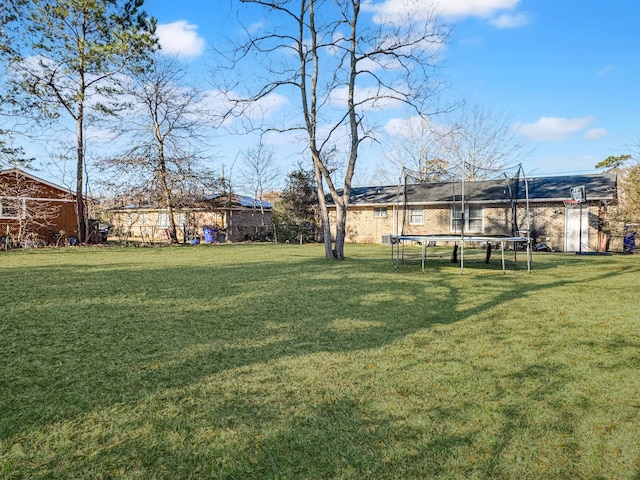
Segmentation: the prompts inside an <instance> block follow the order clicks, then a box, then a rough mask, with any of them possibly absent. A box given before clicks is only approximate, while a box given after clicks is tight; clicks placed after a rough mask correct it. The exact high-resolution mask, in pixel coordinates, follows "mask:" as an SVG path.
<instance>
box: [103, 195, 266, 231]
mask: <svg viewBox="0 0 640 480" xmlns="http://www.w3.org/2000/svg"><path fill="white" fill-rule="evenodd" d="M272 209H273V204H271V203H270V202H266V201H262V202H261V201H260V200H256V199H253V198H251V197H247V196H244V195H236V194H233V195H231V196H226V195H225V196H221V195H212V196H209V197H207V198H205V199H203V200H201V201H199V202H197V203H194V205H191V206H182V207H179V208H176V209H175V210H174V213H175V217H174V218H175V221H176V227H177V229H178V232H177V233H178V240H179V241H189V240H191V239H193V238H196V237H201V238H202V239H204V238H205V237H206V238H207V239H208V240H211V241H214V242H225V241H230V242H239V241H246V240H254V239H257V238H262V237H263V236H264V235H265V233H266V232H267V231H269V232H270V231H271V223H272V220H271V218H272ZM106 216H107V218H105V220H107V221H108V222H109V223H110V224H111V225H112V227H113V229H114V230H113V232H114V233H116V234H119V235H121V236H123V237H126V238H132V239H139V240H142V241H148V242H156V241H167V240H168V239H169V233H168V228H169V217H168V214H167V211H166V209H163V208H158V207H154V206H137V205H127V206H124V207H121V208H116V209H112V210H110V211H109V212H108V213H107V215H106ZM205 229H207V233H206V234H205ZM210 235H212V237H211V238H210V237H209V236H210Z"/></svg>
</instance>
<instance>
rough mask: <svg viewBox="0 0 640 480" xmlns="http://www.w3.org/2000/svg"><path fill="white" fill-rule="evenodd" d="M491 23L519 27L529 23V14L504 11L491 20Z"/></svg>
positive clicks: (504, 26) (496, 25)
mask: <svg viewBox="0 0 640 480" xmlns="http://www.w3.org/2000/svg"><path fill="white" fill-rule="evenodd" d="M489 23H490V24H491V25H493V26H494V27H498V28H517V27H522V26H524V25H527V24H528V23H529V16H528V15H527V14H526V13H515V14H510V13H503V14H502V15H498V16H497V17H494V18H492V19H491V20H489Z"/></svg>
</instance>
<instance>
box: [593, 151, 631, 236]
mask: <svg viewBox="0 0 640 480" xmlns="http://www.w3.org/2000/svg"><path fill="white" fill-rule="evenodd" d="M638 147H639V148H640V145H638ZM596 168H599V169H604V170H605V172H607V173H615V174H617V176H618V192H617V193H618V202H617V204H616V205H613V206H609V207H608V209H609V211H608V217H609V221H608V224H607V225H606V226H605V228H606V229H607V231H608V232H609V233H613V234H617V235H622V234H623V233H624V226H625V225H628V224H640V162H639V161H637V160H635V159H634V156H633V155H631V154H624V155H617V156H614V155H611V156H609V157H607V158H606V159H604V160H603V161H601V162H599V163H598V164H597V165H596Z"/></svg>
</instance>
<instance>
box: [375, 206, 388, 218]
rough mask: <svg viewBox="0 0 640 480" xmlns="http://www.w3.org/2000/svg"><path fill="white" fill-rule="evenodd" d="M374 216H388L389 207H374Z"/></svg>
mask: <svg viewBox="0 0 640 480" xmlns="http://www.w3.org/2000/svg"><path fill="white" fill-rule="evenodd" d="M373 218H387V207H382V208H374V209H373Z"/></svg>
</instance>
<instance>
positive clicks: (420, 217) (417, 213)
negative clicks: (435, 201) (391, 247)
mask: <svg viewBox="0 0 640 480" xmlns="http://www.w3.org/2000/svg"><path fill="white" fill-rule="evenodd" d="M423 223H424V209H423V208H422V207H413V208H410V209H409V225H422V224H423Z"/></svg>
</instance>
